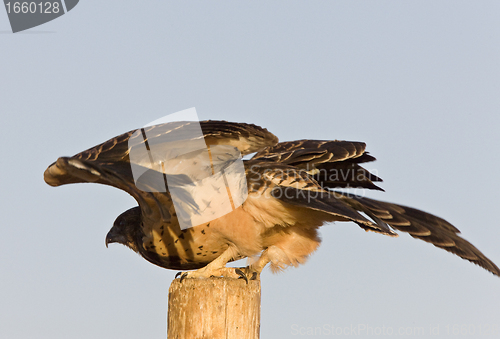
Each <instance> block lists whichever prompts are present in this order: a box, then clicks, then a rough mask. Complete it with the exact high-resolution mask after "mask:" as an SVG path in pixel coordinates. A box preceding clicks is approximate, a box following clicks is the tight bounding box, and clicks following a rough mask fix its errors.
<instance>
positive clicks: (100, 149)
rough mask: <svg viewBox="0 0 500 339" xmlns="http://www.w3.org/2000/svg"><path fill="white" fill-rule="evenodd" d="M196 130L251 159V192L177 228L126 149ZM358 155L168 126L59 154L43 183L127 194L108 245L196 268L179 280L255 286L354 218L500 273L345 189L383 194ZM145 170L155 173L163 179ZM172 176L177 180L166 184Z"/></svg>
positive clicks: (354, 150)
mask: <svg viewBox="0 0 500 339" xmlns="http://www.w3.org/2000/svg"><path fill="white" fill-rule="evenodd" d="M196 126H198V128H199V127H200V126H201V131H202V135H201V138H202V139H204V141H205V143H206V145H207V147H214V146H228V147H232V148H234V149H237V150H238V151H239V152H240V153H241V154H242V155H251V154H252V153H255V154H254V155H253V156H252V157H251V158H249V159H248V160H243V163H244V174H245V176H246V188H247V192H248V195H247V196H246V199H245V200H244V202H243V203H242V204H241V205H240V206H239V207H237V208H234V209H233V210H232V211H231V212H229V213H227V214H225V215H223V216H220V217H218V218H216V219H214V220H210V221H209V222H204V223H201V224H199V225H195V226H193V227H189V228H185V229H182V228H181V227H180V224H179V217H178V215H177V213H176V209H175V206H174V204H173V201H172V194H171V193H170V192H169V191H168V190H164V191H163V192H162V191H160V190H145V189H144V188H139V187H138V185H136V182H135V181H134V176H133V170H132V167H133V165H134V166H139V167H141V166H146V165H145V164H143V163H135V164H134V163H133V161H131V146H130V145H131V141H134V139H136V140H135V143H136V144H143V143H144V144H146V146H147V144H148V143H149V144H150V145H151V144H155V146H156V152H158V150H160V151H161V152H169V151H170V150H171V149H173V148H175V147H178V146H175V145H174V144H172V143H171V142H168V141H165V140H166V139H162V138H163V137H165V135H170V134H171V133H174V132H175V133H177V134H176V135H179V136H181V137H182V136H184V137H186V138H188V139H189V138H190V135H191V134H190V133H189V132H190V131H192V130H193V128H195V127H196ZM144 132H147V133H144ZM169 133H170V134H169ZM146 135H147V137H146ZM141 136H142V139H141V138H140V137H141ZM365 148H366V145H365V143H363V142H354V141H339V140H333V141H323V140H298V141H286V142H278V138H277V137H276V136H275V135H274V134H272V133H270V132H269V131H267V129H264V128H261V127H259V126H256V125H253V124H246V123H234V122H226V121H202V122H175V123H167V124H160V125H155V126H151V127H146V128H143V129H137V130H133V131H130V132H128V133H124V134H122V135H119V136H117V137H115V138H112V139H110V140H108V141H106V142H104V143H102V144H100V145H97V146H95V147H92V148H90V149H88V150H86V151H83V152H81V153H78V154H76V155H74V156H72V157H61V158H59V159H57V161H56V162H54V163H53V164H51V165H50V166H49V167H48V168H47V170H46V171H45V173H44V179H45V181H46V182H47V184H49V185H51V186H59V185H65V184H72V183H83V182H93V183H99V184H105V185H110V186H113V187H116V188H119V189H121V190H124V191H125V192H127V193H129V194H130V195H131V196H132V197H134V198H135V200H136V201H137V203H138V206H136V207H134V208H131V209H129V210H127V211H125V212H124V213H122V214H121V215H120V216H118V218H117V219H116V221H115V222H114V224H113V226H112V228H111V229H110V231H109V233H108V234H107V236H106V247H107V246H108V244H110V243H120V244H123V245H125V246H127V247H129V248H131V249H132V250H133V251H135V252H137V253H138V254H139V255H141V256H142V257H143V258H144V259H146V260H147V261H149V262H151V263H153V264H155V265H158V266H160V267H163V268H167V269H174V270H194V271H189V272H186V273H184V274H183V275H182V277H181V279H183V278H207V277H211V276H226V277H234V278H240V277H243V278H244V279H247V277H250V278H251V279H253V278H256V277H258V275H259V274H260V272H261V271H262V270H263V268H264V267H265V266H266V265H267V264H270V268H271V270H272V271H273V272H276V271H280V270H283V269H285V268H287V267H290V266H298V265H299V264H303V263H304V262H305V261H306V259H307V258H308V256H309V255H310V254H311V253H313V252H314V251H315V250H316V249H317V248H318V246H319V244H320V238H319V236H318V229H319V227H320V226H323V225H325V224H328V223H331V222H336V221H337V222H343V221H351V222H354V223H355V224H357V225H358V226H360V227H361V228H363V229H365V230H366V231H373V232H376V233H381V234H384V235H388V236H392V237H395V236H397V233H396V232H395V231H401V232H406V233H409V234H410V235H411V236H412V237H414V238H417V239H421V240H424V241H426V242H429V243H431V244H433V245H434V246H436V247H439V248H442V249H444V250H446V251H448V252H451V253H453V254H456V255H457V256H459V257H461V258H463V259H466V260H468V261H470V262H473V263H474V264H477V265H479V266H481V267H483V268H484V269H486V270H488V271H490V272H491V273H493V274H495V275H497V276H500V269H499V268H498V267H497V266H496V265H495V264H494V263H493V262H492V261H491V260H489V259H488V258H487V257H486V256H485V255H483V253H481V252H480V251H479V250H478V249H477V248H476V247H474V246H473V245H472V244H471V243H469V242H468V241H466V240H465V239H463V238H462V237H460V236H459V233H460V232H459V230H458V229H457V228H455V227H454V226H453V225H451V224H450V223H449V222H447V221H446V220H444V219H441V218H439V217H437V216H434V215H432V214H429V213H426V212H423V211H420V210H418V209H414V208H411V207H406V206H401V205H396V204H393V203H388V202H382V201H377V200H373V199H369V198H366V197H362V196H358V195H353V194H351V193H348V192H346V190H345V188H353V187H354V188H364V189H374V190H382V189H381V188H380V187H378V186H377V185H376V184H375V183H378V182H380V181H382V180H381V179H380V178H379V177H377V176H375V175H373V174H371V173H370V172H369V171H367V170H366V169H365V168H363V167H362V164H364V163H367V162H370V161H374V160H375V158H374V157H373V156H371V155H370V154H369V153H368V152H366V151H365ZM148 150H149V148H148ZM203 161H204V162H205V163H203ZM200 162H201V163H200ZM177 166H180V173H182V174H178V176H179V175H183V176H188V177H189V176H191V175H195V174H196V171H197V170H198V169H199V168H201V167H200V166H205V168H209V166H210V163H207V161H206V160H203V159H201V160H200V158H199V157H197V156H196V155H194V154H191V155H189V154H188V155H186V156H184V159H183V160H182V161H179V162H178V164H177ZM146 167H147V166H146ZM144 170H145V171H146V172H147V173H149V174H151V175H153V176H154V175H162V174H163V173H159V172H158V171H155V170H154V169H151V168H149V169H146V168H145V169H144ZM177 173H179V171H178V172H177ZM245 176H244V177H243V178H245ZM171 178H176V176H170V177H169V179H168V181H170V180H171ZM172 180H174V179H172ZM235 180H240V181H241V178H240V179H235ZM207 199H208V200H210V197H207ZM213 203H214V204H215V203H217V202H216V201H215V202H213ZM245 257H250V258H257V259H255V260H254V262H253V263H252V264H250V265H249V266H248V267H246V268H241V269H235V268H231V267H226V264H227V263H228V262H230V261H233V260H238V259H241V258H245ZM195 269H196V270H195Z"/></svg>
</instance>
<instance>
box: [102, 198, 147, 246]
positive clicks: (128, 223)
mask: <svg viewBox="0 0 500 339" xmlns="http://www.w3.org/2000/svg"><path fill="white" fill-rule="evenodd" d="M141 222H142V218H141V209H140V208H139V206H137V207H133V208H131V209H129V210H127V211H125V212H123V213H122V214H120V215H119V216H118V218H116V220H115V222H114V223H113V227H111V229H110V230H109V232H108V234H107V235H106V247H108V244H110V243H113V242H117V243H120V244H123V245H125V246H127V247H129V248H131V249H132V250H134V251H135V252H138V251H139V249H138V247H137V243H136V240H135V239H136V233H137V230H139V229H141V227H140V225H141Z"/></svg>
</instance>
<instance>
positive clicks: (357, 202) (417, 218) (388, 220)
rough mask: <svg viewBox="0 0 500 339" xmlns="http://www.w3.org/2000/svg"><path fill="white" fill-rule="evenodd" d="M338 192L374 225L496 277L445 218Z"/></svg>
mask: <svg viewBox="0 0 500 339" xmlns="http://www.w3.org/2000/svg"><path fill="white" fill-rule="evenodd" d="M338 194H339V197H341V199H342V200H343V201H344V202H346V203H347V204H349V205H350V206H351V207H353V208H354V209H356V210H358V211H361V212H364V213H365V214H366V215H368V216H369V217H370V218H371V219H372V220H374V221H375V222H376V223H377V224H379V225H386V226H390V227H391V228H393V229H395V230H398V231H402V232H406V233H408V234H410V235H411V236H412V237H413V238H416V239H420V240H423V241H426V242H428V243H431V244H433V245H434V246H436V247H439V248H442V249H444V250H446V251H448V252H451V253H453V254H456V255H458V256H459V257H461V258H463V259H465V260H468V261H470V262H472V263H474V264H476V265H479V266H481V267H483V268H484V269H486V270H488V271H490V272H491V273H493V274H495V275H497V276H500V269H499V268H498V267H497V266H496V265H495V264H494V263H493V262H492V261H491V260H490V259H488V258H487V257H486V256H485V255H484V254H483V253H481V252H480V251H479V250H478V249H477V248H476V247H475V246H474V245H472V244H471V243H470V242H468V241H467V240H465V239H463V238H461V237H460V236H459V233H460V231H459V230H458V229H457V228H456V227H455V226H453V225H452V224H450V223H449V222H447V221H446V220H444V219H441V218H439V217H437V216H435V215H432V214H429V213H426V212H423V211H420V210H417V209H415V208H411V207H406V206H401V205H396V204H392V203H388V202H382V201H378V200H373V199H368V198H365V197H360V196H353V195H349V196H347V195H342V193H338Z"/></svg>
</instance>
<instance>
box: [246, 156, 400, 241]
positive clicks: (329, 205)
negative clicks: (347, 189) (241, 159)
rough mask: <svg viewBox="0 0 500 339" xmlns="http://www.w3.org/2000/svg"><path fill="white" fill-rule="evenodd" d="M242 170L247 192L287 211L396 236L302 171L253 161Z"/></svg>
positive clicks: (291, 167)
mask: <svg viewBox="0 0 500 339" xmlns="http://www.w3.org/2000/svg"><path fill="white" fill-rule="evenodd" d="M245 167H246V176H247V183H248V187H249V190H248V191H249V192H251V193H256V194H259V195H261V196H263V197H264V198H267V199H269V198H274V199H277V200H279V201H281V202H282V203H285V204H286V205H287V206H290V205H291V206H290V207H291V208H293V207H298V208H302V209H307V210H310V211H316V212H321V213H322V214H323V217H322V218H323V221H353V222H355V223H357V224H358V225H359V226H361V227H362V228H364V229H367V230H371V231H373V232H377V233H383V234H386V235H389V236H395V235H396V233H395V232H394V231H393V230H392V229H391V228H390V227H388V226H387V225H385V224H378V223H375V222H373V221H372V220H369V219H367V218H365V217H364V216H363V215H361V214H360V213H359V212H358V211H359V209H356V208H353V207H352V206H351V205H350V204H348V203H346V202H345V201H344V200H343V199H339V198H338V197H337V193H336V192H334V191H331V190H328V189H325V188H323V187H322V186H321V185H320V184H319V183H318V182H317V181H316V180H315V179H314V178H313V177H312V176H311V175H309V174H308V173H307V172H306V171H304V170H301V169H299V168H297V167H294V166H290V165H286V164H283V163H275V162H270V161H266V160H254V159H251V160H249V161H247V163H246V164H245ZM266 193H267V194H266ZM339 196H340V197H342V196H341V195H339ZM306 219H307V217H306Z"/></svg>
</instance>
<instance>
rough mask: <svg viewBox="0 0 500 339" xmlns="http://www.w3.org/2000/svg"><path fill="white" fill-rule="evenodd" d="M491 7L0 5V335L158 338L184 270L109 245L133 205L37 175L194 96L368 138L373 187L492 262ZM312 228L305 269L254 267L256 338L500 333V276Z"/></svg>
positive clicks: (276, 120)
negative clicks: (36, 8)
mask: <svg viewBox="0 0 500 339" xmlns="http://www.w3.org/2000/svg"><path fill="white" fill-rule="evenodd" d="M499 17H500V2H498V1H474V2H471V1H457V0H454V1H425V2H423V1H291V0H287V1H275V0H274V1H237V2H236V1H189V2H181V1H155V2H153V1H151V2H139V1H124V0H120V1H118V0H107V1H97V0H82V1H80V3H79V4H78V5H77V6H76V7H75V8H74V9H73V10H72V11H71V12H69V13H68V14H66V15H64V16H62V17H60V18H58V19H56V20H54V21H52V22H49V23H47V24H44V25H42V26H39V27H36V28H33V29H31V30H29V31H26V32H22V33H17V34H12V33H11V31H10V25H9V22H8V19H7V14H6V12H5V11H4V10H2V9H0V33H1V34H0V117H1V123H2V126H3V128H4V131H3V132H2V133H1V134H0V140H1V142H2V144H3V147H1V148H0V156H1V159H2V172H1V173H2V176H1V178H2V179H1V188H2V189H1V190H0V204H1V206H2V207H1V211H2V214H1V215H2V216H1V226H0V227H1V234H2V235H1V237H0V272H1V273H0V337H2V338H12V339H18V338H23V339H24V338H50V339H56V338H65V339H67V338H86V339H87V338H105V339H108V338H109V339H112V338H117V339H118V338H119V339H128V338H131V339H132V338H165V336H166V312H167V297H168V287H169V284H170V282H171V281H172V279H173V278H174V275H175V274H176V273H177V272H176V271H170V270H165V269H161V268H159V267H156V266H154V265H152V264H150V263H148V262H146V261H145V260H144V259H142V258H141V257H140V256H138V255H137V254H135V253H133V252H132V251H131V250H129V249H127V248H125V247H124V246H120V245H116V244H115V245H111V246H110V247H109V248H108V249H106V247H105V245H104V239H105V236H106V233H107V232H108V230H109V229H110V227H111V226H112V223H113V221H114V220H115V218H116V217H117V216H118V215H119V214H120V213H121V212H123V211H125V210H127V209H128V208H130V207H133V206H134V205H135V201H134V200H133V198H131V197H130V196H128V195H127V194H125V193H124V192H122V191H119V190H117V189H114V188H111V187H105V186H99V185H89V184H85V185H84V184H78V185H68V186H63V187H58V188H53V187H50V186H48V185H47V184H45V182H44V181H43V172H44V170H45V169H46V167H47V166H48V165H50V164H51V163H52V162H53V161H55V160H56V159H57V158H58V157H59V156H71V155H73V154H76V153H78V152H80V151H82V150H84V149H87V148H89V147H92V146H94V145H96V144H99V143H101V142H103V141H105V140H107V139H109V138H112V137H114V136H116V135H118V134H121V133H123V132H126V131H128V130H131V129H134V128H138V127H141V126H143V125H144V124H146V123H148V122H150V121H152V120H155V119H158V118H161V117H162V116H164V115H167V114H170V113H174V112H177V111H179V110H182V109H186V108H189V107H196V109H197V112H198V115H199V117H200V118H201V119H224V120H229V121H236V122H250V123H255V124H257V125H260V126H263V127H266V128H268V129H269V130H270V131H271V132H273V133H274V134H276V135H277V136H278V137H279V138H280V140H282V141H285V140H294V139H304V138H309V139H344V140H353V141H364V142H366V143H367V150H368V151H369V152H370V153H371V154H372V155H374V156H375V157H376V158H377V161H376V162H374V163H370V164H367V168H368V169H370V170H372V171H374V172H375V173H376V174H377V175H379V176H381V177H382V178H383V179H384V182H383V183H382V187H383V188H384V189H385V190H386V192H385V193H383V192H368V193H367V196H368V197H372V198H375V199H380V200H385V201H391V202H396V203H399V204H402V205H408V206H412V207H416V208H419V209H422V210H424V211H427V212H431V213H433V214H436V215H438V216H440V217H443V218H445V219H446V220H448V221H450V222H451V223H453V224H454V225H455V226H456V227H457V228H459V229H460V230H461V231H462V234H463V236H464V238H466V239H467V240H469V241H470V242H472V243H473V244H474V245H475V246H477V247H478V248H479V249H480V250H481V251H482V252H483V253H484V254H485V255H486V256H488V257H489V258H490V259H491V260H493V261H494V262H496V263H497V264H500V246H499V242H500V241H499V240H500V221H499V220H498V208H499V207H498V206H499V205H498V203H499V200H500V197H499V196H500V193H499V192H500V176H499V168H500V157H499V150H498V147H499V146H500V135H499V127H500V114H499V112H500V21H499ZM321 234H322V238H323V243H322V246H320V248H319V250H318V251H317V252H316V253H315V254H314V255H312V257H311V258H310V260H309V261H308V263H307V264H306V265H304V266H301V267H300V268H298V269H294V268H292V269H289V270H287V271H285V272H284V273H281V274H277V275H274V274H271V273H270V271H269V270H268V269H266V270H265V271H264V272H263V274H262V320H261V338H278V339H280V338H302V337H315V338H316V337H320V338H321V337H331V335H328V332H327V330H328V329H330V330H331V328H332V327H335V328H336V327H341V328H343V331H344V334H346V335H343V336H342V335H337V336H336V337H346V338H347V337H356V338H373V337H384V336H383V335H382V333H381V332H380V331H383V330H384V329H385V331H386V332H385V333H388V331H392V333H393V335H392V337H419V338H453V337H459V338H499V337H500V328H499V326H500V279H499V278H498V277H495V276H493V275H492V274H490V273H488V272H487V271H485V270H483V269H481V268H480V267H478V266H475V265H473V264H471V263H469V262H467V261H464V260H462V259H460V258H459V257H456V256H454V255H452V254H449V253H447V252H445V251H443V250H440V249H437V248H435V247H433V246H432V245H429V244H427V243H424V242H422V241H419V240H415V239H413V238H411V237H410V236H408V235H406V234H401V236H400V237H399V238H396V239H394V238H389V237H385V236H382V235H379V234H375V233H366V232H364V231H363V230H362V229H361V228H359V227H358V226H357V225H355V224H353V223H341V224H327V225H325V226H324V227H322V229H321ZM363 326H366V330H364V331H358V332H356V333H353V332H351V329H353V328H354V329H358V330H359V329H362V328H363ZM310 327H320V328H321V329H323V331H322V333H317V334H316V335H314V336H309V335H307V334H306V332H307V331H308V328H310ZM370 327H371V328H372V335H370V333H369V332H368V331H369V328H370ZM418 328H423V331H424V332H423V334H422V333H420V335H417V333H416V331H418ZM389 329H392V330H389ZM457 329H459V330H460V331H462V332H461V334H460V335H458V336H454V335H453V331H454V330H455V331H456V330H457ZM401 330H402V331H403V332H405V335H398V331H401ZM346 331H347V332H346ZM436 331H437V332H436ZM301 333H302V334H303V335H302V334H301ZM492 333H495V334H492ZM377 334H379V335H377Z"/></svg>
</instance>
